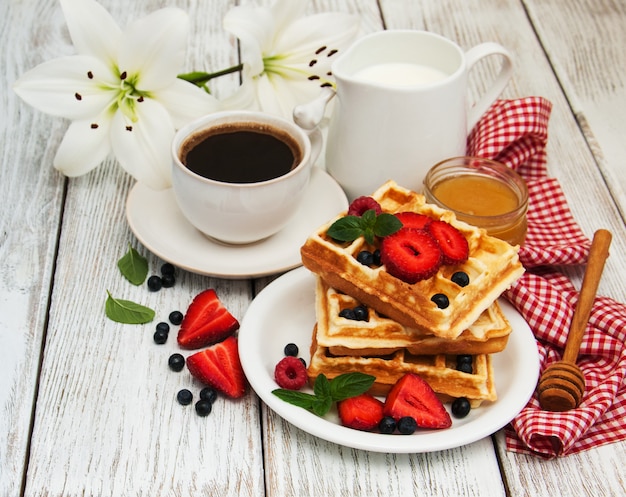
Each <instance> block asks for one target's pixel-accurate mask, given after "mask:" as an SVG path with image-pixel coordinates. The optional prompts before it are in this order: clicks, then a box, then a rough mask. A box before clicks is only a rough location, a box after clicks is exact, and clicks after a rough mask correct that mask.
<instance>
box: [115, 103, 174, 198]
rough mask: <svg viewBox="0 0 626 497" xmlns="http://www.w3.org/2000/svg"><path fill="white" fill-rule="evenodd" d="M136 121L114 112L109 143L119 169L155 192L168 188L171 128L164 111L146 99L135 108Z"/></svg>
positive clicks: (169, 182)
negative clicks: (122, 169)
mask: <svg viewBox="0 0 626 497" xmlns="http://www.w3.org/2000/svg"><path fill="white" fill-rule="evenodd" d="M137 116H138V119H137V121H136V122H128V121H127V120H126V118H125V117H124V115H123V114H122V113H121V112H116V114H115V116H114V117H113V122H112V124H111V126H112V127H111V144H112V147H113V152H114V154H115V157H116V158H117V160H118V161H119V163H120V165H121V166H122V168H124V169H125V170H126V172H128V173H129V174H130V175H131V176H133V177H134V178H135V179H136V180H137V181H139V182H141V183H144V184H145V185H147V186H148V187H150V188H153V189H155V190H162V189H164V188H168V187H169V186H171V164H172V160H171V158H170V144H171V142H172V139H173V138H174V125H173V124H172V121H171V119H170V116H169V115H168V113H167V111H166V110H165V108H164V107H163V106H162V105H161V104H159V103H157V102H155V101H153V100H149V99H146V100H144V101H143V102H141V103H140V104H138V105H137Z"/></svg>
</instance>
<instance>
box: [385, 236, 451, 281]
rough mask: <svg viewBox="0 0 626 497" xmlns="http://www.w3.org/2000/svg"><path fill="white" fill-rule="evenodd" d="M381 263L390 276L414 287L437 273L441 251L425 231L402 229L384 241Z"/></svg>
mask: <svg viewBox="0 0 626 497" xmlns="http://www.w3.org/2000/svg"><path fill="white" fill-rule="evenodd" d="M380 260H381V262H382V263H383V264H384V265H385V268H386V269H387V272H388V273H389V274H391V275H392V276H395V277H396V278H399V279H401V280H402V281H405V282H407V283H411V284H413V283H417V282H418V281H420V280H425V279H428V278H430V277H432V276H433V275H434V274H435V273H436V272H437V270H438V269H439V266H440V265H441V249H440V248H439V245H438V244H437V242H436V241H435V239H434V238H433V237H432V236H431V235H430V233H429V232H427V231H426V230H421V229H415V228H402V229H401V230H400V231H397V232H396V233H394V234H393V235H390V236H387V237H385V238H383V241H382V243H381V247H380Z"/></svg>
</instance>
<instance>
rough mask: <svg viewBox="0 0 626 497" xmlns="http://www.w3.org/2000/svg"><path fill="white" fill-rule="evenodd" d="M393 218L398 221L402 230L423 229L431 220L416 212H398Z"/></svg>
mask: <svg viewBox="0 0 626 497" xmlns="http://www.w3.org/2000/svg"><path fill="white" fill-rule="evenodd" d="M395 216H396V217H397V218H398V219H399V220H400V222H401V223H402V227H403V228H419V229H424V228H426V226H428V225H429V224H430V223H431V221H432V220H433V219H432V218H430V217H428V216H426V215H424V214H418V213H417V212H398V213H397V214H395Z"/></svg>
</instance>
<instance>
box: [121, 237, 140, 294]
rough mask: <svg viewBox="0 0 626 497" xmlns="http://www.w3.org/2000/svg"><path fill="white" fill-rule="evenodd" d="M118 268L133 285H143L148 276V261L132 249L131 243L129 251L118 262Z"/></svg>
mask: <svg viewBox="0 0 626 497" xmlns="http://www.w3.org/2000/svg"><path fill="white" fill-rule="evenodd" d="M117 267H118V268H119V269H120V271H121V272H122V275H123V276H124V277H125V278H126V279H127V280H128V281H130V282H131V283H132V284H133V285H137V286H138V285H141V284H142V283H143V282H144V281H145V279H146V276H148V261H147V259H146V258H145V257H144V256H142V255H141V254H140V253H139V252H137V251H136V250H135V249H134V248H133V247H131V245H130V243H129V244H128V251H127V252H126V253H125V254H124V256H123V257H122V258H121V259H120V260H119V261H117Z"/></svg>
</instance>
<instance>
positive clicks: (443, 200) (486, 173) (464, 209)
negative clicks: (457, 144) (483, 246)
mask: <svg viewBox="0 0 626 497" xmlns="http://www.w3.org/2000/svg"><path fill="white" fill-rule="evenodd" d="M424 196H425V197H426V201H427V202H428V203H431V204H435V205H438V206H439V207H441V208H444V209H447V210H450V211H452V212H454V214H455V215H456V217H457V219H459V220H460V221H463V222H466V223H467V224H471V225H473V226H477V227H479V228H484V229H485V230H486V231H487V233H488V234H490V235H491V236H494V237H497V238H500V239H501V240H505V241H506V242H508V243H510V244H511V245H522V244H523V243H524V239H525V237H526V231H527V227H528V225H527V221H526V212H527V210H528V188H527V187H526V182H525V181H524V180H523V179H522V178H521V177H520V175H519V174H517V173H516V172H515V171H513V170H512V169H511V168H509V167H507V166H506V165H504V164H502V163H500V162H496V161H493V160H489V159H483V158H479V157H455V158H452V159H446V160H444V161H442V162H439V163H438V164H436V165H434V166H433V167H432V168H431V169H430V171H429V172H428V174H427V175H426V177H425V178H424Z"/></svg>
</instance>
